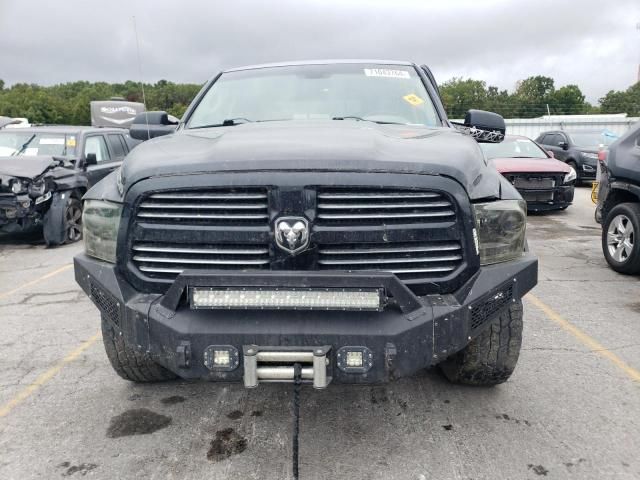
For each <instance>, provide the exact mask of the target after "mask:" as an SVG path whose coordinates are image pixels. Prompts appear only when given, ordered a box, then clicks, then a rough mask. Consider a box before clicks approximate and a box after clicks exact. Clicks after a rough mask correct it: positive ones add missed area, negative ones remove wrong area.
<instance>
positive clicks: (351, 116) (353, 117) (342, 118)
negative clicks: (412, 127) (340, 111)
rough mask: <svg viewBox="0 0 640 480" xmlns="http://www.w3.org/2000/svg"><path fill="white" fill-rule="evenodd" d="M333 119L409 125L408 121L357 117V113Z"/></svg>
mask: <svg viewBox="0 0 640 480" xmlns="http://www.w3.org/2000/svg"><path fill="white" fill-rule="evenodd" d="M331 120H358V121H360V122H373V123H377V124H379V125H407V124H406V123H400V122H385V121H383V120H370V119H368V118H362V117H357V116H355V115H346V116H343V117H333V118H332V119H331Z"/></svg>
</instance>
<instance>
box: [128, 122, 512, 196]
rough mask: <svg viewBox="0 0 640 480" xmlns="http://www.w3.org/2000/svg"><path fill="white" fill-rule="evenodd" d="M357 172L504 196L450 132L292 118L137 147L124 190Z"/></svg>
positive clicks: (467, 144)
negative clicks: (420, 178) (235, 174)
mask: <svg viewBox="0 0 640 480" xmlns="http://www.w3.org/2000/svg"><path fill="white" fill-rule="evenodd" d="M269 170H282V171H287V170H288V171H331V172H340V171H345V172H346V171H351V172H386V173H405V174H407V173H409V174H422V175H443V176H447V177H451V178H453V179H455V180H457V181H458V182H459V183H460V184H461V185H462V186H463V187H464V188H465V189H466V190H467V192H468V193H469V195H470V196H471V197H472V198H490V197H496V198H497V197H499V195H500V178H499V175H497V174H496V173H495V170H494V169H493V168H488V167H487V165H486V163H485V161H484V157H483V155H482V152H481V151H480V148H479V146H478V144H477V143H476V142H475V140H473V139H472V138H470V137H467V136H465V135H463V134H461V133H458V132H457V131H455V130H453V129H451V128H429V127H424V126H409V125H379V124H375V123H372V122H366V121H352V120H335V121H328V120H327V121H286V122H264V123H247V124H241V125H237V126H233V127H217V128H207V129H201V130H197V129H191V130H181V131H179V132H178V133H176V134H173V135H168V136H166V137H160V138H157V139H154V140H151V141H148V142H145V143H143V144H141V145H140V146H138V147H137V148H136V149H135V150H133V151H132V152H131V154H130V155H129V156H128V157H127V158H126V160H125V162H124V164H123V177H124V179H125V186H126V188H129V187H130V186H131V185H133V184H134V183H136V182H137V181H140V180H143V179H145V178H150V177H155V176H165V175H185V174H202V173H214V172H228V171H269Z"/></svg>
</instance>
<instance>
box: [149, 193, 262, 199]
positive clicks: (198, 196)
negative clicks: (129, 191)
mask: <svg viewBox="0 0 640 480" xmlns="http://www.w3.org/2000/svg"><path fill="white" fill-rule="evenodd" d="M149 198H153V199H160V200H266V199H267V194H266V193H228V194H211V193H154V194H151V195H149Z"/></svg>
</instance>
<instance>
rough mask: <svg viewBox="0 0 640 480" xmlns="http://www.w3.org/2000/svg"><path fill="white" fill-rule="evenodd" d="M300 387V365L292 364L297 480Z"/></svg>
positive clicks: (293, 449)
mask: <svg viewBox="0 0 640 480" xmlns="http://www.w3.org/2000/svg"><path fill="white" fill-rule="evenodd" d="M301 385H302V365H301V364H300V363H294V364H293V436H292V439H293V446H292V452H293V478H294V480H298V458H299V437H298V435H299V433H300V386H301Z"/></svg>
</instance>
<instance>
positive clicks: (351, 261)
mask: <svg viewBox="0 0 640 480" xmlns="http://www.w3.org/2000/svg"><path fill="white" fill-rule="evenodd" d="M276 180H277V179H276ZM281 217H305V218H307V219H308V220H309V227H310V232H309V246H308V248H307V249H305V250H304V251H302V252H299V253H298V254H296V255H291V254H290V253H288V252H286V251H284V249H282V248H280V247H279V246H278V245H277V244H276V241H275V238H274V221H276V220H277V219H278V218H281ZM464 229H465V227H464V225H463V223H462V217H461V214H460V209H459V207H458V205H457V203H456V202H455V200H454V196H453V195H451V194H449V193H446V192H445V191H444V190H442V189H440V190H428V189H418V188H403V187H394V188H388V187H377V188H376V187H368V186H353V187H343V186H341V187H328V186H309V184H306V185H305V184H303V185H300V186H295V185H294V186H290V185H288V186H286V187H279V186H268V187H266V186H265V187H234V188H226V189H224V188H217V189H216V188H208V189H202V188H194V189H189V188H188V187H183V188H182V189H179V190H178V189H175V190H171V191H153V192H151V193H150V194H148V195H145V196H143V197H142V198H141V199H140V200H139V201H138V203H137V209H136V210H135V211H134V212H133V220H132V225H131V227H130V230H129V232H130V233H129V235H130V239H129V251H128V255H127V257H126V259H123V261H122V263H121V265H122V266H123V267H124V268H127V269H130V271H131V272H132V273H133V275H132V279H133V280H134V281H136V282H139V283H138V285H143V287H142V288H145V289H147V288H148V289H149V290H152V291H162V288H166V286H167V285H168V284H169V283H171V281H173V280H174V279H175V278H176V277H177V276H178V275H179V274H180V273H182V272H183V271H185V270H202V271H204V270H236V271H237V270H248V271H250V270H274V271H276V270H281V271H282V270H307V271H315V270H325V271H326V270H331V271H362V270H375V271H388V272H392V273H394V274H396V275H397V276H398V277H399V278H400V279H402V280H403V281H404V282H405V283H406V285H407V286H408V287H409V288H411V289H412V290H413V291H414V292H416V293H418V294H426V293H430V292H438V293H440V292H446V291H449V290H450V289H451V288H453V286H454V285H459V284H460V282H462V281H463V280H464V278H468V275H470V273H469V272H468V271H467V270H469V269H468V268H467V267H468V264H467V263H466V260H467V259H466V258H465V251H466V248H467V247H466V246H465V235H464ZM163 286H164V287H163Z"/></svg>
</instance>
